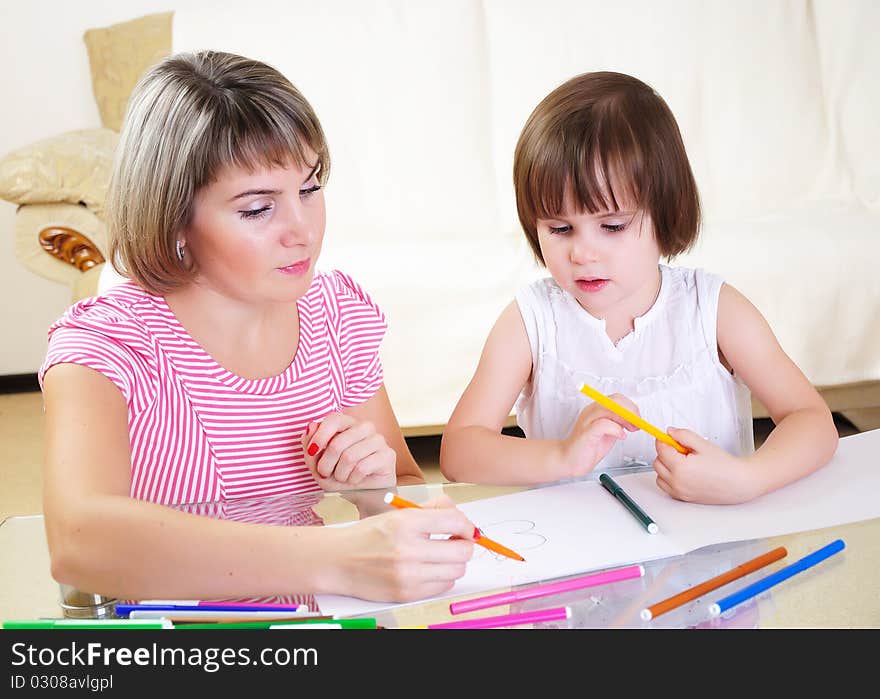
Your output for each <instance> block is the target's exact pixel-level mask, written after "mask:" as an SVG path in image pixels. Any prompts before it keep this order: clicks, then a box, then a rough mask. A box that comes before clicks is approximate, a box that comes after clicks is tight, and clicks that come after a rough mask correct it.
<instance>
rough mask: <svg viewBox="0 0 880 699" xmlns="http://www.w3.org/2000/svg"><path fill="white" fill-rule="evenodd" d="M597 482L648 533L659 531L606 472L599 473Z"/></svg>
mask: <svg viewBox="0 0 880 699" xmlns="http://www.w3.org/2000/svg"><path fill="white" fill-rule="evenodd" d="M599 482H600V483H601V484H602V487H604V488H605V490H607V491H608V492H609V493H611V494H612V495H613V496H614V497H615V498H617V500H618V501H619V502H620V503H621V504H622V505H623V506H624V507H625V508H626V509H627V510H629V512H630V514H631V515H632V516H633V517H635V518H636V519H637V520H639V522H641V523H642V526H643V527H644V528H645V529H647V530H648V533H649V534H656V533H657V532H659V531H660V527H658V526H657V523H656V522H655V521H654V520H653V519H651V518H650V517H648V515H647V514H646V513H645V511H644V510H643V509H642V508H641V507H639V506H638V505H637V504H636V502H635V500H633V499H632V498H631V497H630V496H629V495H627V494H626V491H625V490H624V489H623V488H621V487H620V486H619V485H617V483H616V482H615V481H614V479H613V478H612V477H611V476H609V475H608V474H607V473H600V474H599Z"/></svg>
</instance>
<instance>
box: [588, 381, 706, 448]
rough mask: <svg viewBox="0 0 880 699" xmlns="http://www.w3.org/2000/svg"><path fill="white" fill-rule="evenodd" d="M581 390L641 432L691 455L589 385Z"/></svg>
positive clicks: (671, 439)
mask: <svg viewBox="0 0 880 699" xmlns="http://www.w3.org/2000/svg"><path fill="white" fill-rule="evenodd" d="M579 390H580V392H581V393H583V394H584V395H585V396H588V397H590V398H592V399H593V400H594V401H596V402H597V403H598V404H599V405H601V406H603V407H605V408H608V410H610V411H611V412H612V413H614V414H615V415H619V416H620V417H622V418H623V419H624V420H626V421H627V422H629V423H632V424H633V425H635V426H636V427H638V428H639V429H640V430H644V431H645V432H647V433H648V434H649V435H651V436H652V437H654V438H655V439H659V440H660V441H661V442H663V443H664V444H668V445H669V446H670V447H672V448H673V449H675V450H676V451H677V452H680V453H682V454H690V453H691V450H690V449H688V448H687V447H684V446H682V445H681V444H679V443H678V442H676V441H675V440H674V439H673V438H672V437H670V436H669V435H668V434H666V433H665V432H664V431H663V430H658V429H657V428H656V427H654V425H652V424H651V423H650V422H646V421H645V420H642V418H640V417H639V416H638V415H636V414H635V413H634V412H632V411H631V410H627V409H626V408H624V407H623V406H622V405H621V404H620V403H616V402H615V401H613V400H611V399H610V398H609V397H608V396H606V395H605V394H604V393H599V391H597V390H596V389H595V388H591V387H590V386H587V384H585V383H582V384H581V387H580V389H579Z"/></svg>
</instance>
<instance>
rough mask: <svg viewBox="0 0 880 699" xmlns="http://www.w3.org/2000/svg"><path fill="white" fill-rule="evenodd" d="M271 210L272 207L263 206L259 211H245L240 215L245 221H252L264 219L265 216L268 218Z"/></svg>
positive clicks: (240, 212)
mask: <svg viewBox="0 0 880 699" xmlns="http://www.w3.org/2000/svg"><path fill="white" fill-rule="evenodd" d="M271 210H272V207H271V206H261V207H260V208H259V209H245V210H244V211H239V212H238V213H239V214H240V215H241V217H242V218H243V219H247V220H251V219H259V218H263V217H264V216H267V215H268V214H269V212H270V211H271Z"/></svg>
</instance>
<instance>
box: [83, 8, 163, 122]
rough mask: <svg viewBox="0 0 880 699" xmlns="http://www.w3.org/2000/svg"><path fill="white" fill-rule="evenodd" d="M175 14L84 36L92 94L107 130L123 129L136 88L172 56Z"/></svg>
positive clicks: (89, 32) (99, 28)
mask: <svg viewBox="0 0 880 699" xmlns="http://www.w3.org/2000/svg"><path fill="white" fill-rule="evenodd" d="M173 14H174V13H173V12H161V13H159V14H153V15H147V16H145V17H138V18H137V19H132V20H129V21H128V22H120V23H119V24H111V25H109V26H107V27H96V28H94V29H87V30H86V32H85V33H84V34H83V41H85V44H86V50H87V51H88V54H89V68H90V69H91V73H92V91H93V92H94V94H95V101H96V102H97V103H98V111H99V112H100V113H101V123H102V124H103V125H104V126H105V127H107V128H109V129H113V130H114V131H119V130H120V129H121V128H122V120H123V117H124V116H125V107H126V105H127V104H128V97H129V95H130V94H131V91H132V89H133V88H134V86H135V84H136V83H137V81H138V80H139V79H140V77H141V75H143V73H144V71H145V70H147V68H149V67H150V66H152V65H153V64H154V63H156V62H157V61H158V60H159V59H161V58H162V57H163V56H167V55H168V54H169V53H170V52H171V19H172V16H173Z"/></svg>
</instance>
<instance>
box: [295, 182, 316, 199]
mask: <svg viewBox="0 0 880 699" xmlns="http://www.w3.org/2000/svg"><path fill="white" fill-rule="evenodd" d="M319 189H321V185H319V184H316V185H314V186H313V187H307V188H306V189H301V190H299V195H300V196H301V197H303V198H305V197H308V196H310V195H312V194H314V193H315V192H317V191H318V190H319Z"/></svg>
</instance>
